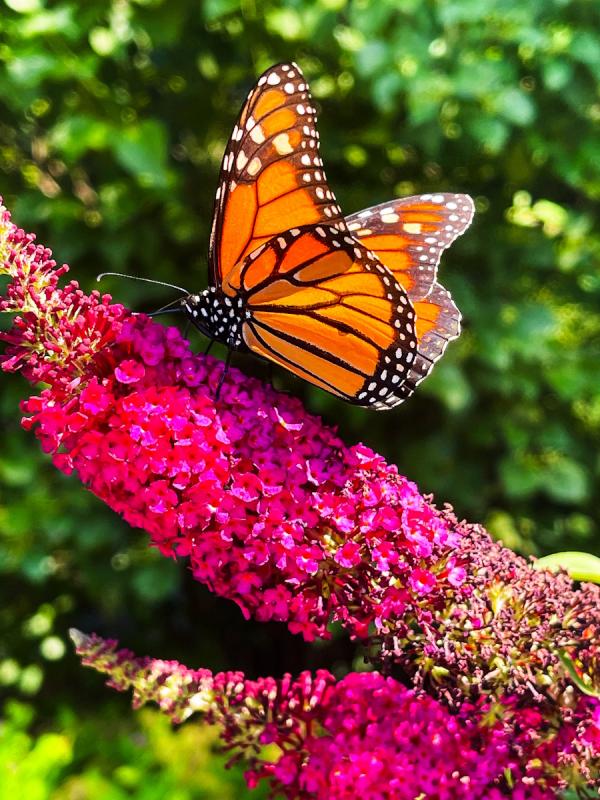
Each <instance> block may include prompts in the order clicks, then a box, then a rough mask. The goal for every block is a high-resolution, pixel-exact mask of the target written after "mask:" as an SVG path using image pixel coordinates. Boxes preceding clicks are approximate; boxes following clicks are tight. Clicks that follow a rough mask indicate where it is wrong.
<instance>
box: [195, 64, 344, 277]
mask: <svg viewBox="0 0 600 800" xmlns="http://www.w3.org/2000/svg"><path fill="white" fill-rule="evenodd" d="M315 126H316V111H315V108H314V107H313V105H312V99H311V96H310V92H309V89H308V86H307V84H306V82H305V79H304V76H303V75H302V72H301V70H300V68H299V67H298V66H297V64H293V63H292V64H279V65H277V66H274V67H271V69H269V70H267V72H265V73H264V74H263V75H262V76H261V77H260V78H259V79H258V82H257V84H256V86H255V87H254V89H253V90H252V91H251V92H250V94H249V96H248V99H247V101H246V103H245V105H244V107H243V109H242V112H241V114H240V117H239V119H238V122H237V125H236V126H235V127H234V129H233V133H232V135H231V138H230V140H229V144H228V147H227V150H226V152H225V155H224V157H223V162H222V165H221V175H220V182H219V188H218V190H217V197H216V201H215V211H214V218H213V227H212V233H211V243H210V255H209V259H210V264H211V280H212V285H213V286H219V285H221V283H222V281H223V279H224V278H225V277H226V276H227V274H228V272H229V271H230V270H231V269H232V268H233V267H234V266H235V265H236V264H237V263H239V262H240V261H241V260H242V259H243V258H244V257H245V256H247V255H248V254H249V253H251V252H252V251H253V250H255V249H256V248H257V247H258V246H259V245H261V244H263V243H264V242H266V241H268V240H269V239H271V238H273V237H276V236H278V235H279V234H281V233H284V232H285V231H287V230H289V229H290V228H294V227H300V226H302V225H308V224H311V223H312V224H317V223H319V222H323V223H325V224H327V225H334V226H337V227H339V228H340V229H345V223H344V220H343V217H342V215H341V211H340V208H339V206H338V205H337V202H336V199H335V197H334V196H333V193H332V192H331V189H330V188H329V186H328V185H327V181H326V178H325V173H324V171H323V162H322V161H321V158H320V156H319V135H318V132H317V130H316V127H315Z"/></svg>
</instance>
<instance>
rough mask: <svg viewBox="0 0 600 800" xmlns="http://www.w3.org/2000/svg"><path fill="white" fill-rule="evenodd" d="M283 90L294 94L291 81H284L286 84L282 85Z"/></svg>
mask: <svg viewBox="0 0 600 800" xmlns="http://www.w3.org/2000/svg"><path fill="white" fill-rule="evenodd" d="M283 91H284V92H285V93H286V94H294V84H293V83H290V82H288V83H286V84H285V85H284V87H283Z"/></svg>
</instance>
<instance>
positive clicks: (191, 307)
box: [181, 286, 246, 350]
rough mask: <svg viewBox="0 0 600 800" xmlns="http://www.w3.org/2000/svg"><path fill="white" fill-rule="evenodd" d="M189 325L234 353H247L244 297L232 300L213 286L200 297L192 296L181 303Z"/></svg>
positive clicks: (232, 298) (197, 295) (198, 295)
mask: <svg viewBox="0 0 600 800" xmlns="http://www.w3.org/2000/svg"><path fill="white" fill-rule="evenodd" d="M181 305H182V308H183V310H184V312H185V314H186V316H187V317H188V318H189V320H190V322H192V324H193V325H195V326H196V328H198V330H199V331H200V332H201V333H203V334H204V335H205V336H208V337H209V338H210V339H216V340H217V341H219V342H223V344H226V345H227V346H228V347H229V348H231V349H232V350H244V349H246V345H245V343H244V338H243V336H242V324H243V320H244V318H245V310H244V303H243V299H242V298H241V297H239V296H238V297H229V296H228V295H227V294H225V292H223V291H222V290H221V289H218V288H216V287H214V286H210V287H209V288H208V289H205V290H204V291H203V292H201V293H200V294H190V295H187V297H184V298H183V299H182V301H181Z"/></svg>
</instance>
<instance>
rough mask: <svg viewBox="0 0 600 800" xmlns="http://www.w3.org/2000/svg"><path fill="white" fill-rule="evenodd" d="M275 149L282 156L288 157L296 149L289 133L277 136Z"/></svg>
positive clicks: (274, 141) (274, 143) (274, 140)
mask: <svg viewBox="0 0 600 800" xmlns="http://www.w3.org/2000/svg"><path fill="white" fill-rule="evenodd" d="M273 147H274V148H275V150H276V151H277V152H278V153H279V155H280V156H285V155H288V154H289V153H293V151H294V148H293V147H292V144H291V142H290V137H289V134H287V133H279V134H277V136H276V137H275V138H274V139H273Z"/></svg>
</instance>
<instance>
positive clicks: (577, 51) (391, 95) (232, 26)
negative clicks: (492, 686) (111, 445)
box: [0, 0, 600, 800]
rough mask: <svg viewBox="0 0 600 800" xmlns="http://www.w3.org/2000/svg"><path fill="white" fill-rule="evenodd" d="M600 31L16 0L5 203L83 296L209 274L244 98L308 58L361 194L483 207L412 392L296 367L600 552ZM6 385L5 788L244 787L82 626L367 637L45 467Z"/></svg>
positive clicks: (546, 14) (97, 794) (333, 173)
mask: <svg viewBox="0 0 600 800" xmlns="http://www.w3.org/2000/svg"><path fill="white" fill-rule="evenodd" d="M599 30H600V5H599V4H598V3H595V2H593V0H495V1H494V0H487V2H482V0H448V1H446V0H437V2H434V0H353V1H352V0H348V2H346V1H345V0H321V2H308V0H296V1H295V2H294V0H287V2H279V3H275V2H253V0H245V2H242V3H239V2H234V1H233V0H206V2H204V3H202V2H197V1H196V0H137V1H134V0H114V2H100V0H85V2H82V3H81V2H75V0H57V1H56V2H54V1H53V0H46V2H44V0H0V194H2V195H4V197H5V202H6V203H7V205H8V206H9V207H10V208H11V209H12V211H13V212H14V218H15V221H16V222H17V223H18V224H19V225H21V226H23V227H25V228H26V229H29V230H33V231H36V232H37V234H38V236H39V239H40V241H41V242H44V243H46V244H48V245H50V246H51V247H52V248H53V249H54V251H55V254H56V257H57V259H58V260H59V261H68V262H69V263H70V264H71V265H72V269H73V273H72V274H73V277H75V278H77V279H78V280H80V282H81V283H82V285H83V286H84V287H85V288H86V289H91V288H92V287H93V285H94V276H95V275H96V273H98V272H100V271H103V270H119V271H120V270H124V271H127V272H133V273H137V274H140V275H146V276H150V277H154V278H157V279H163V280H168V281H173V282H175V283H182V284H183V285H185V286H188V287H198V288H200V287H203V286H204V285H205V283H206V249H207V240H208V234H209V229H210V215H211V210H212V203H213V196H214V191H215V187H216V184H217V175H218V168H219V163H220V159H221V155H222V152H223V149H224V146H225V143H226V139H227V136H228V135H229V132H230V130H231V128H232V126H233V123H234V121H235V117H236V115H237V113H238V110H239V107H240V105H241V103H242V101H243V99H244V97H245V94H246V92H247V91H248V90H249V88H250V87H251V85H252V83H253V81H254V80H255V78H256V77H257V76H258V74H259V73H260V72H261V71H262V70H263V69H265V68H266V67H268V66H269V65H270V64H272V63H275V62H277V61H282V60H291V59H295V60H297V61H299V62H300V64H301V66H302V67H303V69H304V71H305V73H306V75H307V77H308V79H309V81H310V84H311V87H312V90H313V94H314V96H315V98H316V100H317V102H318V104H319V106H320V107H321V115H320V130H321V136H322V142H323V144H322V152H323V157H324V160H325V163H326V166H327V172H328V176H329V179H330V182H331V184H332V187H333V188H334V190H335V191H336V193H337V196H338V200H339V201H340V203H341V205H342V207H343V208H344V209H345V211H346V213H350V212H351V211H355V210H359V209H361V208H363V207H367V206H369V205H372V204H375V203H379V202H382V201H385V200H387V199H389V198H392V197H394V196H398V195H408V194H413V193H419V192H423V191H438V190H440V191H442V190H443V191H465V192H468V193H470V194H471V195H473V197H475V198H476V203H477V209H478V214H477V216H476V219H475V222H474V225H473V227H472V229H471V230H470V231H469V232H468V233H467V235H465V236H464V237H463V239H461V240H459V241H458V242H457V243H456V244H455V245H454V246H453V247H452V249H451V250H450V251H449V252H448V253H447V254H446V255H445V257H444V259H443V263H442V272H441V275H442V280H443V283H444V284H446V285H447V286H449V287H450V288H451V290H452V291H453V293H454V295H455V298H456V300H457V302H458V305H459V306H460V308H461V309H462V311H463V314H464V317H465V330H464V333H463V336H462V337H461V339H460V340H459V341H458V342H457V343H454V344H453V345H452V346H451V347H450V348H449V351H448V353H447V355H446V357H445V358H444V360H443V361H442V362H441V363H440V364H439V365H438V366H437V368H436V370H435V372H434V374H433V376H432V377H431V378H429V379H428V380H427V381H426V383H425V384H423V386H422V387H421V388H420V389H419V391H418V393H417V395H416V397H414V398H413V399H412V400H410V401H409V402H408V403H407V404H405V405H403V406H402V407H400V409H398V410H397V411H395V412H392V413H390V414H375V413H369V412H367V411H364V410H360V409H355V408H352V407H350V406H347V405H344V404H343V403H341V402H337V401H336V400H334V399H333V398H331V397H329V396H327V395H325V394H323V393H320V392H318V391H316V390H314V391H313V390H311V389H309V388H308V387H307V386H306V385H303V384H301V383H297V382H295V381H293V380H292V379H289V378H287V377H286V376H283V375H278V376H277V377H278V382H279V385H283V386H286V387H287V388H288V389H291V390H292V391H294V392H297V393H299V394H301V395H302V396H303V397H304V399H305V401H306V403H307V405H308V406H309V407H310V408H311V409H313V410H314V411H316V412H318V413H321V414H323V416H324V417H325V418H326V419H327V420H328V421H330V422H332V423H335V424H338V425H339V426H340V429H341V432H342V434H343V436H344V437H345V439H346V440H347V441H348V442H353V441H356V440H358V439H362V440H363V441H365V442H366V443H368V444H369V445H371V446H373V447H375V448H376V449H378V450H379V451H380V452H382V453H384V454H385V455H386V456H387V457H388V458H389V459H391V460H392V461H395V462H396V463H398V464H399V466H400V468H401V470H402V471H403V472H405V473H406V474H407V475H409V476H410V477H411V478H413V479H415V480H417V481H418V482H419V484H420V486H421V488H422V489H423V490H424V491H433V492H435V493H436V495H437V497H438V499H439V500H440V501H449V502H451V503H452V504H453V505H454V506H455V508H456V510H457V513H458V514H459V516H461V517H462V516H465V517H468V518H470V519H472V520H479V521H482V522H485V523H486V524H487V525H488V527H489V528H490V530H491V531H492V532H493V533H494V534H495V535H497V536H498V537H501V538H502V539H503V540H504V541H505V542H506V543H507V544H509V545H510V546H512V547H514V548H516V549H518V550H520V551H522V552H525V553H530V552H533V553H538V554H542V553H545V552H550V551H555V550H566V549H578V550H589V551H593V552H599V550H600V537H599V535H598V512H597V508H598V504H599V502H600V486H599V474H600V459H599V456H598V443H599V438H600V436H599V434H600V381H599V378H598V363H599V361H600V315H599V313H598V312H599V310H600V267H599V255H600V232H599V230H598V225H597V218H594V213H595V212H597V202H598V200H599V199H600V138H599V134H600V130H599V121H600V99H599V95H598V84H599V81H600V38H599V34H598V31H599ZM105 286H106V288H107V289H109V290H111V291H112V292H113V294H114V295H115V296H116V297H117V298H118V299H119V300H122V301H124V302H127V303H129V304H131V305H132V306H133V307H134V308H136V309H138V310H142V309H143V310H152V309H154V308H157V307H158V306H159V305H162V304H163V303H165V302H168V301H169V300H170V299H172V294H171V293H169V291H168V290H166V289H165V290H163V289H161V288H160V287H147V286H144V285H141V284H134V283H128V282H116V281H107V283H106V284H105ZM162 319H165V318H162ZM177 321H178V320H177V318H174V319H173V323H175V322H177ZM5 324H6V323H5ZM194 344H195V346H197V347H200V346H201V344H202V342H201V340H200V339H199V338H198V340H197V341H196V340H195V341H194ZM238 363H239V365H240V366H241V367H242V368H243V369H246V370H248V371H253V372H255V374H263V375H264V368H263V367H262V366H261V365H260V364H257V363H256V362H252V361H251V360H248V359H246V360H241V361H239V362H238ZM2 380H3V384H2V385H3V389H2V394H1V400H0V424H1V425H2V444H1V446H0V492H1V498H0V571H1V584H0V585H1V587H2V588H1V597H0V601H1V602H0V688H1V689H2V692H3V694H5V695H6V697H7V701H6V702H7V704H6V706H5V715H4V723H3V724H2V725H1V726H0V764H3V765H8V769H6V768H4V769H0V796H2V797H9V796H10V797H11V798H12V800H20V798H27V800H45V798H52V800H87V799H88V798H90V799H91V798H94V799H95V798H109V799H110V800H112V798H114V799H115V800H121V798H130V797H133V798H139V799H140V800H153V798H170V799H171V798H173V799H174V800H192V798H194V799H195V798H221V799H222V800H227V798H238V797H239V798H241V797H245V796H246V792H245V790H244V789H243V788H242V778H241V774H240V772H239V771H238V772H232V773H225V772H223V770H222V764H223V757H221V756H217V755H215V754H214V746H215V742H214V735H213V734H212V732H210V731H207V730H205V729H202V728H200V727H198V726H193V725H186V726H184V727H183V728H182V729H180V730H179V731H175V732H174V731H172V730H171V729H170V727H169V725H168V724H166V723H165V721H164V720H163V719H162V718H160V717H159V716H158V715H157V714H156V713H154V712H152V711H144V712H142V713H138V714H135V715H134V714H132V713H131V712H130V711H129V707H128V699H127V698H125V697H120V696H119V697H117V696H114V695H113V694H112V693H110V692H109V691H108V690H106V689H104V688H103V687H102V685H101V681H100V680H99V678H98V677H97V676H96V675H93V674H91V673H89V672H86V671H83V670H81V669H80V668H79V666H78V664H77V662H76V660H75V658H74V657H73V656H72V654H71V651H70V649H69V647H68V646H67V644H66V630H67V628H68V627H69V626H71V625H76V626H78V627H80V628H82V629H83V630H87V631H90V630H96V631H98V632H100V633H103V634H105V635H117V636H119V637H120V638H121V639H122V640H123V642H124V643H127V644H128V645H130V646H133V647H136V648H137V649H138V651H139V652H141V653H152V654H154V655H158V656H162V657H165V658H180V659H182V660H184V661H185V662H186V663H188V664H189V665H191V666H210V667H213V668H217V669H220V668H243V669H246V670H247V671H248V673H249V674H250V675H257V674H269V673H271V674H280V673H281V672H282V671H283V670H286V669H289V670H292V671H297V670H298V669H300V668H302V667H305V666H308V667H314V666H317V665H327V666H329V667H330V668H332V667H333V668H334V669H339V670H343V669H345V668H347V667H348V665H349V664H351V663H352V658H353V653H352V649H351V648H350V647H349V646H348V644H347V643H346V642H345V641H344V640H343V639H342V638H340V639H337V640H335V641H334V642H333V643H332V644H328V645H321V646H316V647H310V648H308V647H306V646H304V645H303V644H302V643H301V642H299V641H298V640H297V639H295V638H293V637H291V636H289V635H287V634H286V632H285V631H284V630H282V629H280V627H279V626H275V625H273V626H259V625H252V624H249V623H243V622H242V619H241V615H240V614H239V612H238V611H237V609H236V608H235V607H233V606H231V605H230V604H228V603H226V602H225V601H223V602H219V601H216V600H215V599H214V598H213V597H211V596H210V595H209V593H208V592H207V591H205V590H204V589H203V587H201V586H198V585H197V584H194V582H193V581H192V580H191V579H190V577H189V575H188V573H187V571H186V569H185V565H178V564H175V563H172V562H167V561H166V560H164V559H161V558H159V557H158V556H156V554H154V553H153V552H151V551H150V550H149V549H148V548H147V546H146V539H145V536H144V534H141V533H140V532H137V531H131V530H129V529H128V528H127V527H126V526H125V525H123V524H122V523H121V522H120V521H119V520H118V519H116V518H115V516H114V515H113V514H111V513H110V512H109V511H107V510H106V509H105V508H104V507H103V506H102V505H101V503H100V502H99V501H97V500H96V499H95V498H94V497H92V496H91V495H89V494H87V493H85V492H84V491H83V490H82V489H81V487H80V486H79V484H78V483H77V481H76V480H74V479H67V478H64V477H62V476H61V475H58V474H57V473H56V472H55V471H54V470H53V469H52V468H51V467H50V466H49V464H48V460H47V459H46V458H44V457H42V456H41V455H40V453H39V452H38V448H37V446H36V443H35V441H34V440H33V438H32V437H31V436H29V435H26V434H25V433H23V432H22V431H21V430H20V428H19V413H18V402H19V399H20V397H22V396H23V395H24V393H25V392H26V386H25V385H24V383H23V382H22V381H21V380H20V379H18V378H15V379H10V380H8V379H7V378H6V377H4V378H3V379H2ZM252 796H256V795H254V794H253V795H252Z"/></svg>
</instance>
